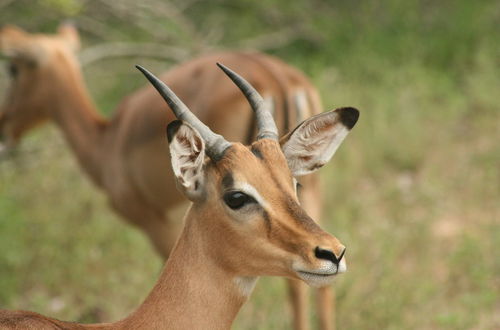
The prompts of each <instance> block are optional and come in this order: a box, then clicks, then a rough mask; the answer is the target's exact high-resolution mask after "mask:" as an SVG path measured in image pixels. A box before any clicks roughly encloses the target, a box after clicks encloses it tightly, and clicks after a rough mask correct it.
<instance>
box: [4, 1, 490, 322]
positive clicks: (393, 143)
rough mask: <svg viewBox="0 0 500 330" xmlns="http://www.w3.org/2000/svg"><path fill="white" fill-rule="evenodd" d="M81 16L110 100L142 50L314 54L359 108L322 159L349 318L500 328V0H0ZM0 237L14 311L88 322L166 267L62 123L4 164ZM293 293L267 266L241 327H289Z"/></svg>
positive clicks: (314, 69)
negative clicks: (82, 159) (112, 203)
mask: <svg viewBox="0 0 500 330" xmlns="http://www.w3.org/2000/svg"><path fill="white" fill-rule="evenodd" d="M66 19H71V20H73V21H74V22H75V23H76V24H77V26H78V27H79V29H80V32H81V36H82V40H83V43H84V47H83V49H82V52H81V54H80V58H81V61H82V63H83V71H84V74H85V77H86V81H87V83H88V87H89V89H90V92H91V95H92V96H93V98H94V99H95V101H96V103H97V105H98V106H99V108H100V109H102V112H103V113H104V114H106V115H109V114H110V113H111V112H112V109H113V108H114V106H115V105H116V104H117V103H118V101H119V100H120V99H121V98H122V97H123V96H124V95H126V94H127V93H128V92H130V91H132V90H134V89H135V88H137V87H138V86H141V85H142V84H143V79H142V78H140V77H139V76H138V75H137V73H136V72H135V71H134V70H133V64H135V63H137V62H140V63H144V64H147V65H148V66H150V67H152V68H153V69H155V70H166V69H168V68H169V67H170V66H172V65H174V64H175V63H178V62H179V61H183V60H186V59H189V58H191V57H194V56H196V55H199V54H202V53H204V52H208V51H211V50H214V49H234V48H253V49H259V50H262V51H265V52H267V53H270V54H274V55H276V56H278V57H280V58H282V59H284V60H285V61H287V62H289V63H291V64H292V65H294V66H296V67H299V68H301V69H302V70H303V71H304V72H306V73H307V75H308V76H310V77H311V79H312V81H313V82H314V83H315V84H316V86H317V87H318V88H319V90H320V91H321V95H322V98H323V102H324V104H325V106H326V107H327V108H334V107H337V106H341V105H351V106H356V107H358V108H359V109H360V110H361V111H362V115H361V119H360V122H359V124H358V125H357V127H356V128H355V129H354V130H353V132H352V133H351V135H350V136H349V137H348V139H347V140H346V141H345V143H344V145H343V146H342V147H341V148H340V150H339V152H338V153H337V155H336V156H335V158H334V159H333V160H332V162H331V164H330V165H328V166H327V167H326V168H324V169H322V181H323V187H324V193H325V195H326V201H328V202H327V203H326V206H325V217H324V219H323V220H324V221H323V223H324V227H326V228H327V229H328V230H329V231H331V232H334V233H335V234H336V235H337V236H338V237H340V238H341V239H342V241H343V242H344V243H345V244H346V246H348V247H349V271H348V273H347V274H346V275H345V276H341V277H339V279H338V280H337V282H336V284H335V287H336V295H337V299H338V304H337V325H338V326H339V328H341V329H493V328H499V327H500V316H499V315H500V313H499V310H500V309H499V307H500V303H499V294H498V293H499V289H500V288H499V286H500V283H499V273H500V256H499V252H498V243H499V241H500V230H499V220H500V202H499V201H500V146H499V143H498V142H499V141H500V129H499V127H500V107H499V105H498V103H499V102H498V101H499V97H498V95H499V90H500V88H499V87H500V81H499V80H500V57H499V55H500V52H499V51H500V49H499V42H498V41H499V40H500V31H499V28H498V26H500V25H499V23H500V3H499V2H498V1H493V0H492V1H486V0H477V1H467V0H459V1H452V0H443V1H439V2H437V1H417V0H407V1H395V0H388V1H374V0H373V1H357V0H353V1H319V0H295V1H289V0H287V1H285V0H266V1H250V0H238V1H229V0H214V1H202V0H185V1H184V0H169V1H160V0H148V1H141V2H138V1H131V0H123V1H104V0H86V1H85V0H33V1H27V0H16V1H13V0H0V23H11V24H16V25H19V26H22V27H23V28H25V29H27V30H29V31H32V32H44V33H51V32H53V31H55V29H56V27H57V25H58V24H59V23H60V22H61V21H64V20H66ZM110 72H112V73H113V75H112V76H111V75H110V74H109V73H110ZM7 84H8V79H7V75H6V73H5V72H3V71H2V72H1V73H0V91H3V90H4V89H5V87H6V86H7ZM0 94H2V92H0ZM0 251H1V252H0V307H1V308H9V309H29V310H34V311H38V312H41V313H44V314H48V315H50V316H53V317H57V318H61V319H67V320H78V321H82V322H95V321H110V320H116V319H118V318H120V317H123V316H124V315H126V314H127V313H129V312H130V311H131V310H133V308H134V307H135V306H137V305H138V304H139V303H140V301H141V300H142V299H143V298H144V297H145V295H146V294H147V292H148V291H149V290H150V288H151V287H152V285H153V283H154V282H155V279H156V277H157V276H158V274H159V271H160V268H161V261H160V260H159V258H158V257H157V256H156V255H155V253H154V252H153V251H152V249H151V248H150V246H149V244H148V242H147V241H146V239H145V238H144V237H143V236H142V235H141V234H140V233H139V232H137V231H136V230H134V229H133V228H131V227H129V226H127V225H126V224H124V222H122V221H120V219H118V218H117V216H115V215H114V214H113V213H112V212H111V211H110V209H109V208H108V206H107V205H106V201H105V196H104V195H103V194H102V193H101V192H99V191H97V189H95V188H94V187H93V186H91V184H90V183H89V182H88V181H87V179H86V178H85V177H84V175H82V173H81V172H80V170H79V169H78V167H77V165H76V163H75V160H74V157H73V156H72V155H71V153H70V152H69V151H68V148H67V146H66V144H65V143H64V141H63V139H62V136H61V134H59V132H58V131H57V129H55V128H54V127H53V125H45V126H44V127H43V128H40V129H38V130H36V131H34V132H33V133H32V134H30V136H29V137H27V138H26V139H25V140H24V141H23V144H22V145H21V147H20V149H19V150H18V152H17V153H16V154H15V155H14V156H12V157H10V158H8V159H5V160H2V161H1V162H0ZM287 304H288V302H287V299H286V286H285V284H284V281H282V280H280V279H270V278H263V279H261V280H260V282H259V285H258V286H257V288H256V290H255V292H254V294H253V296H252V298H251V300H250V302H249V303H248V304H247V305H246V306H245V307H244V309H243V310H242V311H241V313H240V315H239V316H238V319H237V322H236V324H235V325H234V328H235V329H255V328H259V329H285V328H289V327H290V308H289V306H288V305H287ZM312 317H313V318H314V317H315V316H314V315H313V316H312Z"/></svg>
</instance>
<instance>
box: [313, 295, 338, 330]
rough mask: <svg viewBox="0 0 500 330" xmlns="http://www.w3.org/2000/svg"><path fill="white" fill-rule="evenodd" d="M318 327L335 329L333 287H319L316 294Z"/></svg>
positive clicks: (322, 329) (323, 329) (326, 329)
mask: <svg viewBox="0 0 500 330" xmlns="http://www.w3.org/2000/svg"><path fill="white" fill-rule="evenodd" d="M316 306H317V310H318V319H319V328H320V329H321V330H335V294H334V290H333V287H330V286H326V287H324V288H320V289H318V291H317V295H316Z"/></svg>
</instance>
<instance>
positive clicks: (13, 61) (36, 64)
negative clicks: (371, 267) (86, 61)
mask: <svg viewBox="0 0 500 330" xmlns="http://www.w3.org/2000/svg"><path fill="white" fill-rule="evenodd" d="M78 47H79V38H78V34H77V31H76V30H75V29H74V28H73V27H71V26H67V25H63V26H61V27H60V29H59V32H58V34H56V35H50V36H49V35H38V34H37V35H33V34H28V33H26V32H24V31H22V30H20V29H18V28H15V27H12V26H10V27H5V28H4V29H2V30H1V31H0V51H1V52H2V53H3V54H5V55H6V56H7V57H8V58H9V63H8V65H9V67H8V68H9V72H10V75H11V77H12V79H11V85H10V89H9V91H8V93H7V98H6V101H5V102H4V105H3V106H2V107H1V108H0V143H2V142H3V144H4V145H5V146H6V148H7V149H9V148H12V147H14V146H15V145H16V144H17V143H18V141H19V140H20V139H21V137H22V136H23V135H24V134H25V133H26V132H28V131H29V130H30V129H31V128H32V127H34V126H36V125H37V124H39V123H41V122H43V121H46V120H50V121H52V122H54V123H55V124H56V125H57V126H58V127H59V128H60V129H61V131H62V132H63V134H64V136H65V138H66V140H67V141H68V143H69V145H70V147H71V149H72V150H73V151H74V153H75V155H76V157H77V159H78V162H79V164H80V166H81V167H82V169H83V170H84V171H85V173H86V174H87V175H88V176H89V177H90V179H91V180H92V181H93V182H94V183H95V184H96V185H97V186H99V187H100V188H101V189H102V190H103V191H104V192H105V193H106V194H107V196H108V198H109V201H110V204H111V206H112V207H113V209H114V210H115V211H116V212H118V213H119V214H120V215H121V216H123V218H125V219H126V220H128V222H130V223H132V224H133V225H135V226H137V227H138V228H140V229H141V230H143V231H144V232H145V233H146V234H147V235H148V237H149V238H150V239H151V241H152V243H153V245H154V246H155V248H156V249H157V251H158V252H159V253H160V254H161V255H162V256H163V257H165V258H166V257H168V255H169V254H170V251H171V249H172V247H173V245H174V242H175V240H176V239H177V237H178V235H179V233H180V229H181V226H182V222H181V221H180V219H178V218H175V217H173V216H172V215H171V214H169V212H170V211H171V210H173V209H179V207H178V206H179V205H181V208H182V205H183V204H184V205H186V206H187V203H186V202H185V201H186V199H185V198H184V197H183V196H182V195H181V194H180V193H179V192H178V191H177V190H176V189H175V188H174V187H175V177H174V175H173V172H172V168H171V166H170V162H169V161H168V157H169V155H168V154H166V153H164V152H163V150H165V149H166V142H165V140H164V138H163V135H164V129H165V126H166V124H167V123H168V122H170V121H172V120H173V119H174V116H173V115H172V114H171V113H169V112H167V111H166V110H165V104H164V102H163V101H162V100H161V98H160V97H158V95H157V93H156V92H155V91H154V89H153V88H151V87H150V86H147V87H144V88H142V89H140V90H138V91H136V92H134V93H132V94H131V95H129V96H127V97H125V98H124V99H123V101H122V102H121V103H120V105H119V106H118V108H117V110H116V112H115V114H114V115H113V116H112V117H111V119H109V120H107V119H104V118H103V117H101V116H100V115H99V113H98V111H97V110H96V108H95V106H94V105H93V103H92V101H91V99H90V98H89V96H88V93H87V90H86V88H85V86H84V83H83V79H82V76H81V72H80V69H79V65H78V62H77V60H76V57H75V55H74V51H75V50H76V49H77V48H78ZM216 61H220V62H223V63H225V64H227V65H229V66H232V67H237V68H238V70H239V72H240V73H241V74H242V75H243V76H245V77H247V78H248V80H249V82H250V83H251V84H253V85H254V86H255V87H256V88H257V89H258V90H259V91H260V92H261V93H262V95H263V96H264V97H265V98H266V99H267V100H270V102H271V103H272V104H273V109H274V118H275V119H276V123H277V127H278V130H279V131H280V132H281V133H282V134H284V133H286V132H288V131H289V130H290V129H291V128H292V127H294V126H295V125H296V124H297V123H299V122H301V121H302V120H304V119H305V118H307V117H309V116H311V115H314V114H318V113H319V112H321V105H320V101H319V98H318V95H317V92H316V90H315V89H314V88H313V87H312V85H311V84H310V83H309V82H308V80H307V79H306V78H305V77H304V75H303V74H301V73H300V72H299V71H297V70H296V69H294V68H292V67H290V66H288V65H286V64H284V63H283V62H281V61H280V60H278V59H276V58H273V57H269V56H266V55H263V54H258V53H242V52H224V53H218V54H212V55H208V56H204V57H200V58H198V59H195V60H192V61H189V62H187V63H185V64H182V65H179V66H177V67H175V68H174V69H172V70H170V71H169V72H167V73H165V74H164V75H162V76H161V78H162V80H163V81H164V82H166V83H168V84H169V86H171V87H172V89H173V90H174V91H176V92H177V93H178V95H179V96H180V97H181V98H182V99H183V100H185V101H186V104H187V105H188V106H189V107H190V108H191V109H192V111H193V113H195V114H196V115H197V116H198V117H199V118H200V119H201V120H202V121H203V122H205V123H207V124H208V125H210V127H211V128H212V129H213V130H214V131H215V132H218V133H220V134H222V135H224V136H225V137H226V138H227V139H228V140H230V141H240V142H244V143H249V142H250V141H251V140H252V138H253V137H254V135H255V121H254V116H253V114H252V112H251V111H250V110H249V106H248V104H247V103H246V101H245V100H244V98H243V97H242V96H241V95H240V94H239V93H238V91H237V90H235V89H234V88H233V86H232V84H231V82H230V81H228V80H227V79H224V75H223V74H222V73H221V72H220V71H219V70H217V69H216V68H215V66H214V65H213V63H215V62H216ZM0 149H2V148H0ZM300 180H301V183H302V185H303V188H302V189H301V191H300V196H299V198H300V200H301V203H302V206H303V207H304V209H306V210H307V212H308V213H309V214H310V215H311V216H312V217H313V218H314V219H319V218H320V210H321V198H320V194H319V187H318V183H317V180H316V177H315V176H314V175H309V176H305V177H303V178H301V179H300ZM291 295H292V297H293V299H292V300H293V308H294V317H295V325H296V328H298V329H306V328H307V317H308V311H307V297H306V294H305V288H304V287H303V286H302V285H300V284H299V283H297V282H295V283H293V284H292V286H291ZM319 299H320V301H321V302H322V303H321V304H320V306H319V307H318V311H319V315H320V319H321V322H322V324H323V327H322V328H323V329H327V328H328V327H329V325H331V324H332V320H331V318H332V315H333V314H332V309H333V308H332V306H331V299H332V298H331V297H330V293H329V291H328V289H320V294H319Z"/></svg>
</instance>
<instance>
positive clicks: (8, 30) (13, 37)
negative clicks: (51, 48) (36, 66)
mask: <svg viewBox="0 0 500 330" xmlns="http://www.w3.org/2000/svg"><path fill="white" fill-rule="evenodd" d="M0 52H1V53H2V54H3V55H4V56H6V57H9V58H19V59H24V60H27V61H29V62H33V63H36V62H38V59H39V57H40V55H41V53H44V52H43V49H41V47H39V46H37V45H34V44H33V43H32V42H30V35H29V34H28V33H26V32H25V31H24V30H22V29H21V28H18V27H17V26H14V25H6V26H4V27H3V28H2V29H1V30H0ZM42 57H43V56H42Z"/></svg>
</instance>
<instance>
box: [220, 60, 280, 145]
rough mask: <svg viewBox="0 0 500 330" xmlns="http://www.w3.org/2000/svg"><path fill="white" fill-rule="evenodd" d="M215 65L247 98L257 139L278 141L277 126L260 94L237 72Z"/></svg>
mask: <svg viewBox="0 0 500 330" xmlns="http://www.w3.org/2000/svg"><path fill="white" fill-rule="evenodd" d="M217 66H218V67H219V68H221V69H222V71H224V73H225V74H226V75H227V76H228V77H229V78H231V80H232V81H233V82H234V83H235V84H236V86H238V88H239V89H240V90H241V91H242V92H243V94H244V95H245V97H246V98H247V100H248V102H249V103H250V106H251V107H252V109H253V111H254V112H255V118H256V121H257V140H260V139H264V138H268V139H272V140H276V141H278V128H277V127H276V123H275V122H274V119H273V116H272V115H271V112H270V111H269V109H268V106H269V105H268V104H267V103H266V102H265V101H264V99H263V98H262V96H261V95H260V94H259V92H257V90H256V89H255V88H253V87H252V85H250V83H248V81H246V80H245V79H243V78H242V77H241V76H240V75H239V74H237V73H236V72H234V71H232V70H231V69H229V68H228V67H226V66H224V65H222V64H220V63H217Z"/></svg>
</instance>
